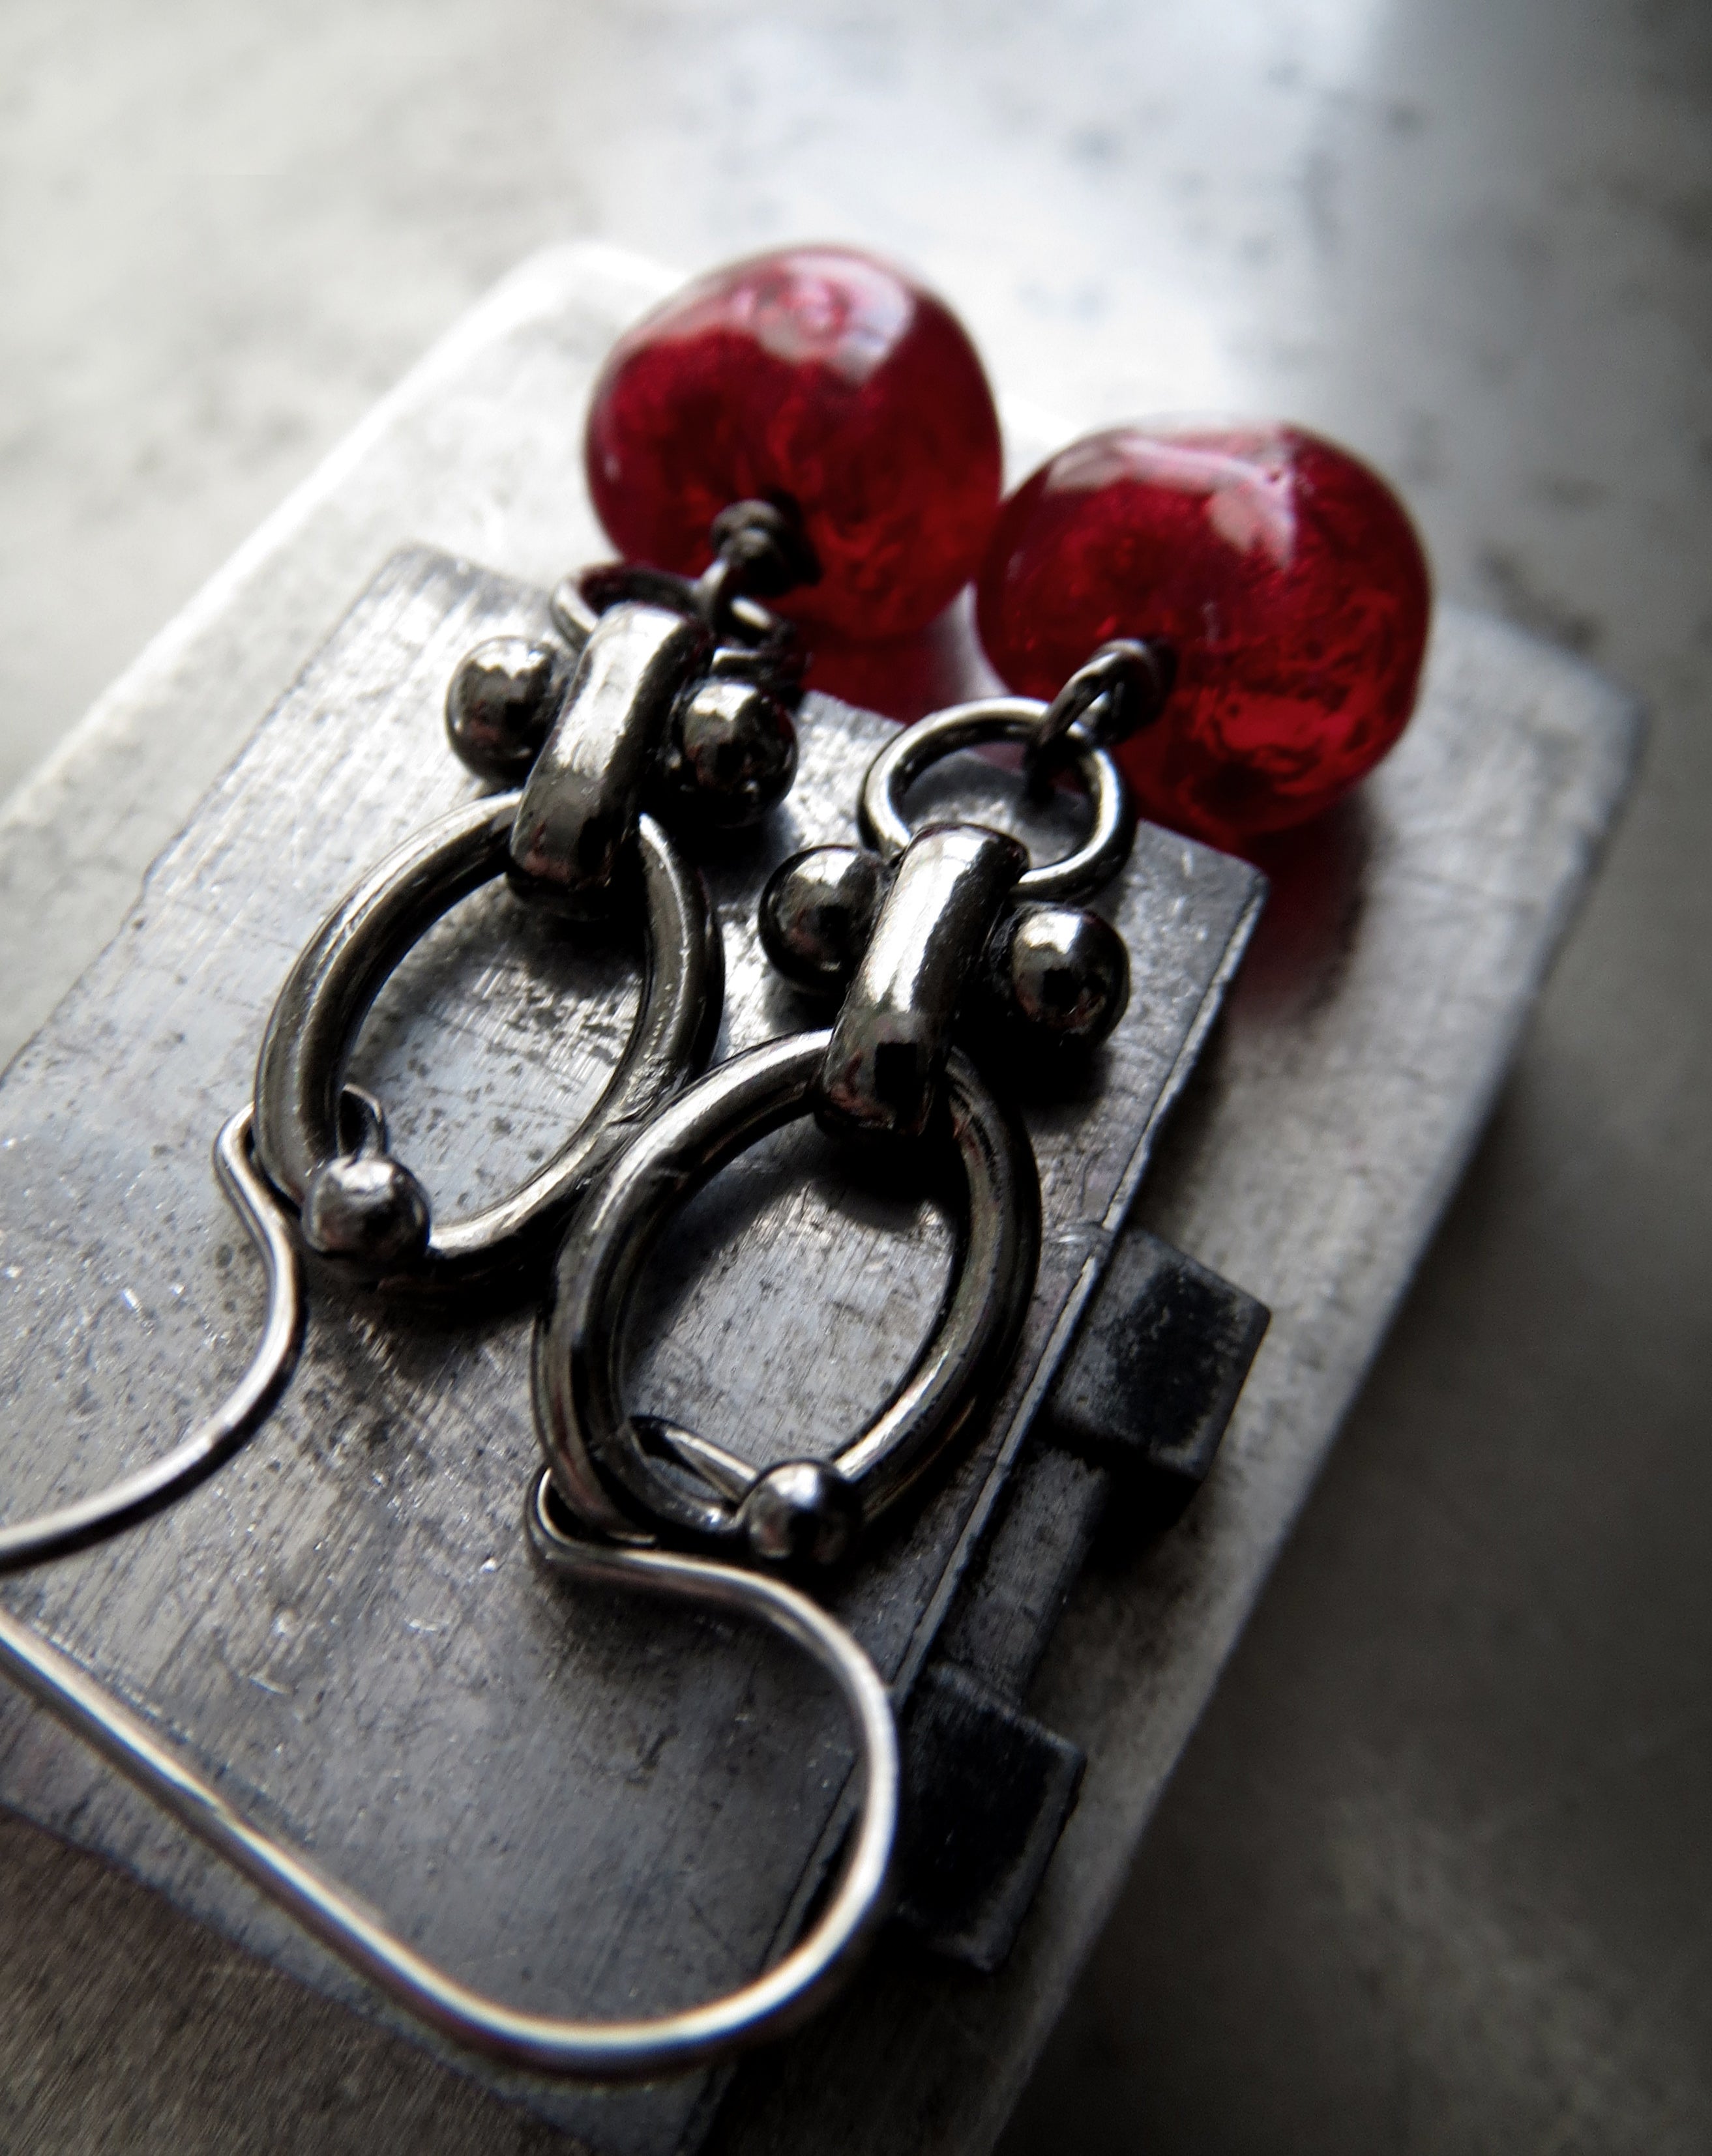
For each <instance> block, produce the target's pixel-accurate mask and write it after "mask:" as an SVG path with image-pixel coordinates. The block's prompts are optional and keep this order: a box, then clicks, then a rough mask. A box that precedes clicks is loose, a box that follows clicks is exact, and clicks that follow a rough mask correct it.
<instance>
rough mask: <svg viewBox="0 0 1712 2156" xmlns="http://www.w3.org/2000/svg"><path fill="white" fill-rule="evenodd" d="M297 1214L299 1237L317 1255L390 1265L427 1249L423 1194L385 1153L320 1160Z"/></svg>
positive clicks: (416, 1182)
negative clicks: (300, 1231) (300, 1218)
mask: <svg viewBox="0 0 1712 2156" xmlns="http://www.w3.org/2000/svg"><path fill="white" fill-rule="evenodd" d="M302 1217H303V1239H304V1240H305V1241H306V1243H307V1244H308V1245H309V1246H310V1248H311V1250H319V1251H320V1252H321V1255H322V1256H323V1257H329V1258H346V1259H349V1260H352V1262H353V1263H355V1264H357V1265H364V1266H370V1265H398V1264H402V1263H405V1262H408V1261H409V1260H411V1259H413V1258H419V1257H420V1256H421V1255H422V1253H423V1252H424V1250H426V1249H427V1248H428V1231H429V1212H428V1193H427V1192H426V1191H425V1190H424V1188H422V1185H421V1184H420V1183H419V1182H418V1181H417V1180H416V1178H415V1177H414V1175H412V1173H410V1171H409V1168H406V1167H404V1165H403V1163H401V1162H398V1161H396V1160H394V1159H393V1158H392V1156H391V1155H390V1154H389V1153H383V1152H365V1153H358V1154H356V1155H354V1156H352V1155H350V1154H347V1155H345V1156H343V1157H342V1158H339V1159H337V1160H329V1161H325V1162H323V1163H322V1164H321V1167H320V1168H317V1169H316V1172H315V1173H314V1174H313V1175H312V1176H311V1178H309V1185H308V1188H306V1190H305V1191H304V1193H303V1216H302Z"/></svg>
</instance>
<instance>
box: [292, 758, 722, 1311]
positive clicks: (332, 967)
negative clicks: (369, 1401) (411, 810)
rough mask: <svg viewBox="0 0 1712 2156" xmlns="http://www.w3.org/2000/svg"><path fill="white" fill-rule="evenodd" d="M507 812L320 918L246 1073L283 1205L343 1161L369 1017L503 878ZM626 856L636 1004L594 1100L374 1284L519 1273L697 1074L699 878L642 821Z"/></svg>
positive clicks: (701, 968)
mask: <svg viewBox="0 0 1712 2156" xmlns="http://www.w3.org/2000/svg"><path fill="white" fill-rule="evenodd" d="M518 798H519V796H518V795H517V793H497V794H492V795H490V796H489V797H488V798H486V799H485V800H482V801H478V802H475V803H471V804H470V807H468V808H460V809H457V810H455V812H454V813H453V814H451V815H450V816H447V817H445V818H443V819H441V820H440V822H439V823H437V824H430V825H429V827H428V828H427V829H425V830H424V831H421V832H419V833H418V834H417V835H416V836H415V837H414V838H413V839H409V841H408V842H407V843H406V844H404V845H402V846H400V847H399V848H398V850H397V851H396V852H395V853H393V854H389V855H388V856H387V858H386V859H385V860H383V861H382V862H381V863H380V865H379V866H378V868H376V869H375V870H373V871H372V873H371V874H370V875H368V876H366V877H365V878H364V879H363V880H362V882H361V883H360V884H358V885H357V888H356V889H355V890H354V891H352V892H351V894H350V896H348V897H347V898H346V899H345V901H343V903H342V904H341V905H340V906H337V907H336V908H335V909H334V911H332V913H331V914H329V915H328V916H327V918H326V921H324V922H323V923H322V925H321V928H320V929H319V931H318V932H316V935H315V936H314V937H311V940H310V942H308V943H307V944H306V946H305V947H304V948H303V950H302V952H301V954H300V955H299V957H298V959H297V962H296V964H295V965H294V966H293V967H292V968H291V971H290V973H289V975H288V976H287V977H286V980H285V986H284V987H283V988H281V989H280V993H279V997H278V999H277V1000H276V1002H275V1004H274V1008H273V1012H272V1014H271V1015H270V1018H269V1019H268V1024H267V1031H266V1033H265V1035H264V1036H263V1039H262V1045H261V1055H260V1060H259V1061H258V1063H257V1065H256V1074H255V1151H256V1156H257V1158H258V1159H259V1160H260V1163H261V1165H262V1168H264V1170H265V1172H266V1173H267V1175H268V1176H269V1178H270V1180H271V1181H272V1183H274V1185H275V1188H277V1189H278V1190H280V1192H281V1193H284V1195H285V1196H286V1197H287V1198H289V1199H290V1200H291V1201H292V1203H293V1204H296V1205H299V1206H301V1204H302V1202H303V1193H304V1191H305V1189H306V1187H307V1185H308V1183H309V1180H310V1178H311V1176H312V1175H314V1174H315V1173H316V1170H317V1169H318V1168H321V1166H322V1165H323V1164H324V1163H326V1162H327V1161H330V1160H332V1159H335V1158H338V1157H339V1155H340V1152H341V1147H340V1130H339V1102H340V1096H341V1092H342V1088H343V1083H344V1074H345V1066H346V1064H347V1061H348V1060H349V1058H350V1055H351V1050H352V1047H353V1046H354V1045H355V1043H356V1039H357V1033H358V1030H359V1029H360V1028H361V1026H362V1021H363V1019H364V1018H365V1017H366V1016H367V1014H368V1009H369V1006H370V1005H371V1004H373V1001H374V998H376V996H377V995H378V993H380V990H381V988H383V986H384V984H385V983H386V981H387V978H388V976H389V975H390V974H391V973H392V972H393V968H394V967H396V966H397V965H398V962H399V961H400V959H402V958H403V957H404V955H405V953H406V952H408V951H409V950H410V949H411V947H413V946H414V944H415V943H416V942H417V941H418V939H419V937H421V936H422V935H423V934H424V932H425V931H426V930H427V929H428V928H429V927H431V926H432V925H433V923H434V921H438V920H439V919H440V916H441V915H442V914H444V913H445V912H447V911H450V908H451V907H452V906H455V905H456V904H457V902H458V901H459V900H460V899H461V898H465V897H467V896H469V894H470V892H471V891H475V890H476V889H478V888H479V886H480V885H482V884H484V883H486V882H488V881H489V880H491V878H493V877H494V876H496V875H500V874H501V872H502V870H504V869H505V867H506V861H507V859H508V855H509V848H510V843H511V835H512V820H513V819H514V817H515V815H516V814H517V802H518ZM633 858H634V861H635V874H636V876H637V880H638V883H639V885H640V911H641V914H642V916H643V920H644V923H645V937H644V952H643V962H642V995H641V1001H640V1004H639V1006H638V1008H637V1011H636V1017H635V1024H633V1025H632V1027H631V1029H630V1039H629V1042H628V1043H627V1045H626V1046H625V1052H624V1055H623V1056H622V1057H621V1058H620V1061H619V1065H618V1067H617V1069H616V1070H614V1072H613V1075H612V1076H611V1078H610V1079H609V1081H608V1083H607V1086H606V1089H605V1091H604V1092H603V1093H602V1094H601V1096H600V1097H599V1100H598V1101H596V1102H595V1104H594V1107H593V1108H591V1109H590V1110H589V1113H588V1115H587V1116H584V1119H583V1121H582V1122H581V1123H579V1124H578V1127H577V1128H576V1130H575V1131H573V1132H572V1133H571V1135H570V1137H568V1139H567V1140H566V1142H565V1143H564V1144H563V1146H562V1147H560V1148H559V1150H558V1152H556V1153H555V1154H554V1155H553V1158H552V1159H550V1160H549V1161H548V1162H547V1163H546V1164H545V1166H543V1167H542V1168H539V1169H538V1170H537V1172H536V1173H535V1174H533V1175H532V1176H531V1177H530V1178H529V1180H528V1181H527V1183H524V1184H523V1185H522V1188H520V1189H518V1190H516V1191H514V1192H513V1193H512V1195H511V1196H510V1197H509V1198H506V1199H501V1201H500V1203H499V1204H496V1205H490V1206H487V1207H486V1208H485V1209H483V1210H482V1211H481V1212H480V1213H476V1214H471V1215H470V1217H469V1218H468V1219H463V1220H457V1221H454V1222H453V1223H452V1224H450V1226H448V1227H444V1228H442V1227H439V1226H434V1227H433V1228H432V1229H431V1230H430V1234H429V1244H428V1249H427V1252H426V1254H425V1255H424V1256H423V1257H422V1258H420V1259H419V1260H416V1261H415V1262H414V1264H412V1265H410V1266H409V1270H404V1271H401V1272H398V1273H395V1274H393V1275H391V1276H388V1278H387V1279H386V1280H384V1281H383V1282H382V1285H383V1286H387V1287H401V1286H416V1287H425V1288H439V1287H443V1286H455V1285H459V1284H461V1283H464V1282H465V1281H469V1280H470V1279H472V1278H474V1277H476V1276H480V1275H482V1274H486V1273H487V1272H489V1271H493V1270H501V1269H504V1268H506V1267H508V1266H510V1265H514V1264H516V1263H517V1262H520V1261H522V1260H525V1259H526V1258H527V1256H528V1255H529V1254H530V1252H531V1251H532V1250H533V1248H534V1246H535V1244H536V1241H537V1238H538V1237H540V1236H542V1235H546V1234H548V1233H549V1232H550V1231H551V1230H552V1229H553V1228H555V1227H556V1226H557V1224H558V1221H559V1219H561V1217H562V1216H563V1213H564V1211H565V1210H566V1209H567V1208H568V1206H569V1205H571V1204H573V1203H574V1201H575V1200H576V1199H577V1198H578V1196H579V1195H580V1194H581V1193H582V1192H583V1190H584V1188H586V1187H587V1186H588V1184H589V1182H590V1181H591V1180H592V1179H593V1178H594V1176H595V1175H596V1174H598V1173H599V1170H600V1169H601V1168H604V1166H605V1164H606V1163H607V1162H608V1161H609V1159H610V1158H612V1156H613V1154H614V1153H615V1152H617V1151H618V1150H619V1149H620V1147H622V1146H624V1145H625V1143H626V1142H628V1140H629V1139H630V1135H631V1133H632V1132H634V1131H635V1128H636V1127H637V1126H638V1124H640V1123H641V1122H645V1121H646V1119H647V1118H648V1117H649V1116H650V1115H652V1114H653V1113H654V1111H655V1109H657V1108H658V1107H659V1106H660V1105H661V1102H662V1101H666V1100H667V1099H669V1098H670V1097H671V1095H672V1094H674V1093H676V1092H677V1091H679V1090H680V1088H681V1086H683V1085H684V1084H685V1083H686V1081H688V1080H689V1079H691V1077H693V1076H694V1075H695V1074H696V1072H697V1070H700V1069H701V1068H702V1065H703V1064H704V1063H705V1062H706V1061H707V1055H708V1051H709V1050H710V1049H711V1048H712V1039H713V1034H714V1032H715V1030H716V1029H717V1024H718V1018H719V1006H720V996H721V991H722V987H723V984H724V972H725V965H724V952H723V947H722V944H721V942H720V937H719V927H718V923H717V921H716V920H715V919H714V918H713V916H712V911H711V909H710V907H709V905H708V902H707V893H706V891H705V890H704V889H703V887H702V879H701V877H700V875H698V874H697V871H696V870H695V868H694V867H693V865H691V863H690V862H689V861H687V860H686V859H685V858H684V856H683V855H681V853H680V852H679V851H678V850H677V848H676V846H675V845H674V844H673V843H672V841H671V839H670V838H669V837H668V836H667V834H666V832H665V831H664V830H663V829H661V826H660V825H659V824H656V823H655V820H654V819H653V818H652V817H650V816H643V817H641V818H640V819H639V821H638V824H637V828H636V838H635V848H634V855H633Z"/></svg>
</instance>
